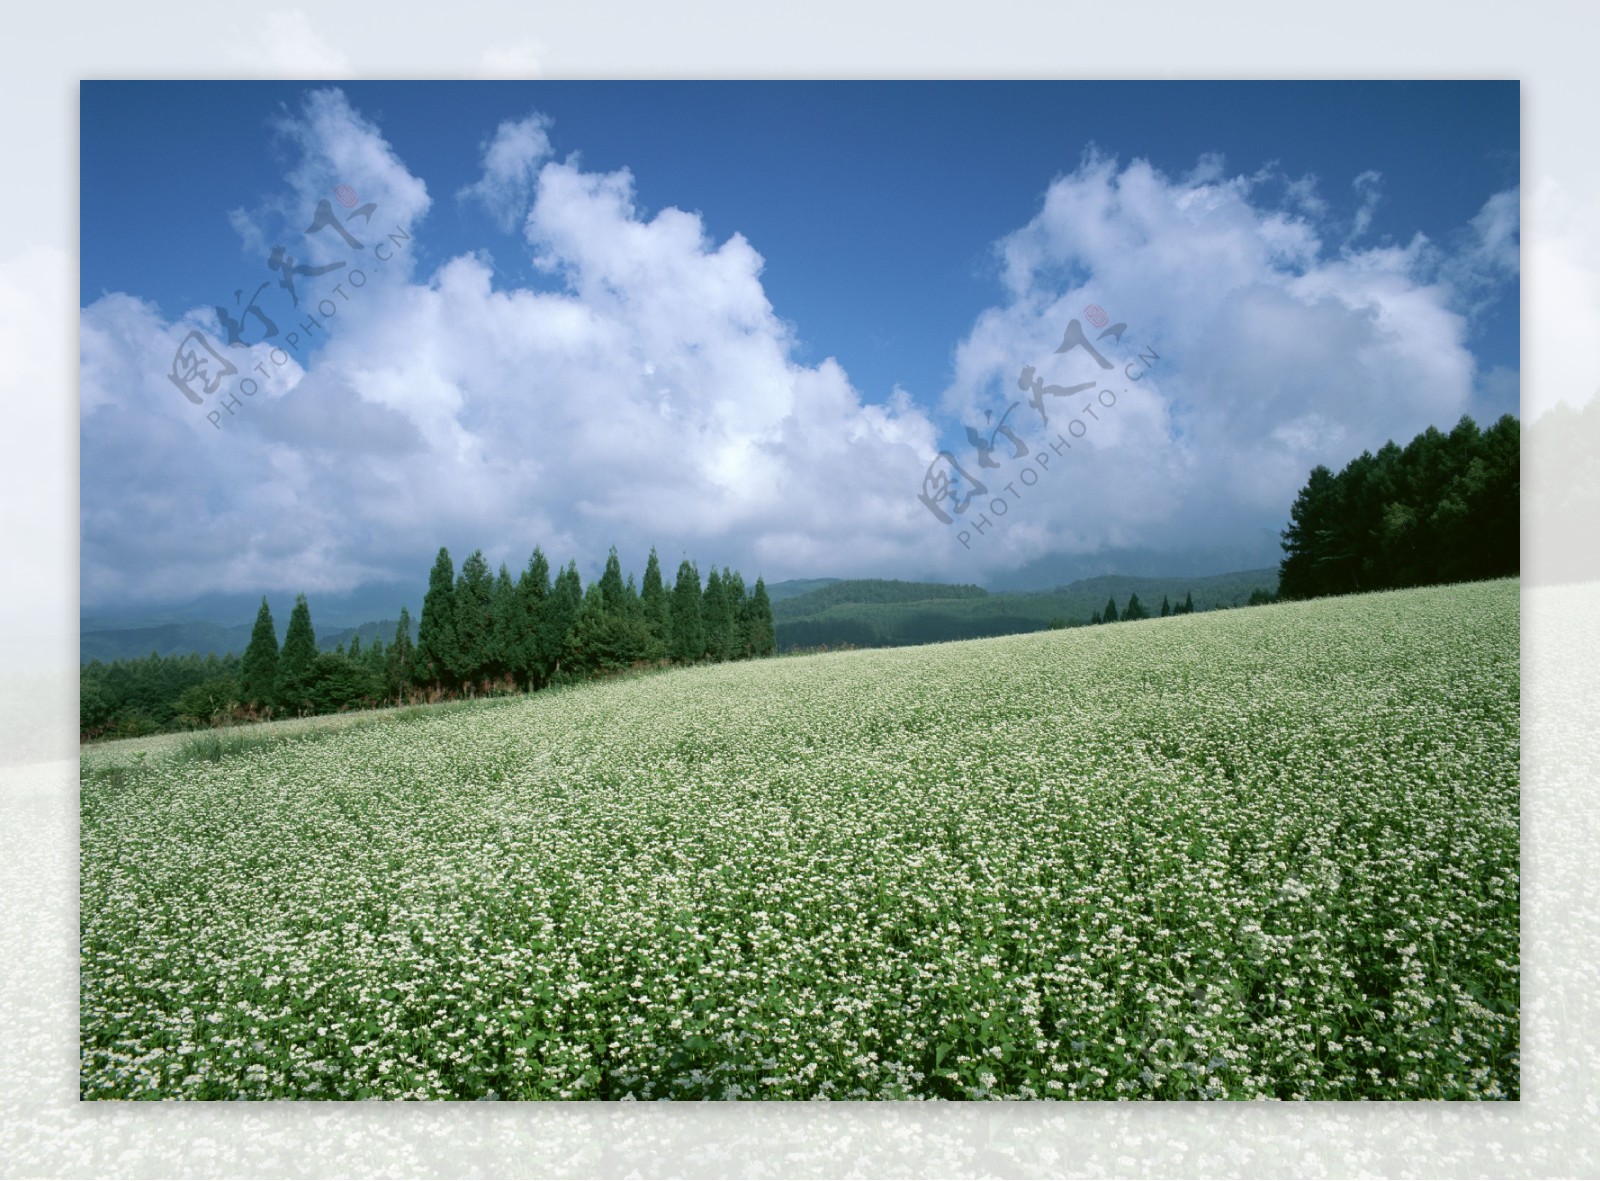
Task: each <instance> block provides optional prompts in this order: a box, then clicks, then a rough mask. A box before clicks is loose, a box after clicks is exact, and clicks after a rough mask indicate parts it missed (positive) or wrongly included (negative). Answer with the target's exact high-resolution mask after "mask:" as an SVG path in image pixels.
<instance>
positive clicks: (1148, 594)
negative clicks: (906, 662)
mask: <svg viewBox="0 0 1600 1181" xmlns="http://www.w3.org/2000/svg"><path fill="white" fill-rule="evenodd" d="M1277 586H1278V571H1277V569H1276V567H1263V568H1259V569H1255V570H1239V571H1234V572H1231V573H1228V574H1218V575H1211V576H1208V577H1204V578H1186V577H1163V578H1147V577H1139V576H1134V575H1127V574H1109V575H1101V576H1099V577H1095V578H1085V579H1080V580H1079V581H1077V582H1074V583H1071V584H1069V585H1066V586H1060V587H1056V588H1054V589H1053V590H1047V591H1012V592H1001V593H998V594H996V593H993V592H989V591H984V590H982V589H981V588H979V587H974V586H953V585H950V584H948V583H893V582H881V581H876V580H851V581H848V582H840V583H838V584H836V585H834V586H831V587H826V588H823V589H822V590H820V591H815V592H812V593H810V594H807V595H804V596H799V597H796V598H794V599H790V600H787V601H785V602H782V603H777V604H774V606H773V616H774V619H775V620H776V622H777V627H778V648H779V650H780V651H793V650H795V649H796V648H815V647H823V646H826V647H838V646H840V645H844V644H851V645H854V646H856V647H858V648H879V647H884V648H887V647H900V646H903V645H907V644H929V643H935V642H938V641H942V640H970V639H978V638H981V637H984V636H1003V635H1013V634H1015V633H1018V632H1029V631H1041V630H1043V629H1045V628H1047V627H1050V626H1051V625H1052V624H1053V623H1064V624H1066V625H1067V626H1074V625H1078V624H1085V623H1088V622H1089V617H1090V616H1091V615H1092V614H1093V613H1094V612H1096V611H1098V610H1100V609H1102V608H1103V607H1104V606H1105V605H1106V600H1107V599H1108V598H1115V599H1116V601H1117V609H1118V610H1119V611H1120V610H1122V609H1124V608H1126V607H1127V605H1128V598H1129V596H1130V595H1133V594H1137V595H1138V596H1139V601H1140V603H1142V604H1143V605H1144V606H1145V607H1146V608H1147V609H1148V610H1149V612H1150V613H1151V614H1152V615H1155V614H1157V612H1158V611H1159V610H1160V607H1161V598H1162V596H1163V595H1165V596H1166V597H1167V599H1168V602H1169V603H1170V604H1171V605H1173V606H1177V605H1178V604H1179V603H1182V602H1183V601H1184V598H1185V597H1186V596H1190V595H1192V596H1193V599H1194V606H1195V610H1197V611H1211V610H1215V609H1218V608H1223V607H1242V606H1244V605H1245V604H1246V603H1247V602H1248V601H1249V598H1250V592H1251V591H1252V590H1255V589H1256V588H1257V587H1259V588H1261V589H1262V590H1266V591H1274V590H1276V589H1277Z"/></svg>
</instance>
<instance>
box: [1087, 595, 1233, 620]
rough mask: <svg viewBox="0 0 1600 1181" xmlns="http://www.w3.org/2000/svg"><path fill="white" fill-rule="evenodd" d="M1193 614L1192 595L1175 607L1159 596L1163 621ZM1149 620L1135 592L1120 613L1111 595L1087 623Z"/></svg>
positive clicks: (1165, 598) (1146, 609) (1146, 610)
mask: <svg viewBox="0 0 1600 1181" xmlns="http://www.w3.org/2000/svg"><path fill="white" fill-rule="evenodd" d="M1236 601H1237V600H1236ZM1254 601H1255V600H1254V599H1253V598H1252V600H1251V602H1252V603H1253V602H1254ZM1193 613H1194V595H1193V593H1186V594H1185V595H1184V597H1183V602H1181V603H1179V604H1178V605H1177V606H1176V607H1174V606H1173V605H1172V604H1171V603H1170V602H1168V601H1167V596H1166V595H1162V596H1161V615H1160V618H1162V619H1165V618H1166V617H1167V616H1169V615H1192V614H1193ZM1149 618H1150V609H1149V608H1148V607H1146V606H1145V605H1144V604H1143V603H1141V602H1140V601H1139V596H1138V594H1137V592H1135V593H1132V594H1130V595H1129V596H1128V605H1127V606H1125V607H1124V608H1123V609H1122V610H1121V612H1120V613H1119V612H1118V611H1117V597H1116V596H1115V595H1112V596H1111V597H1110V598H1108V599H1106V605H1105V607H1104V609H1103V610H1100V611H1096V612H1094V613H1093V614H1092V615H1090V616H1089V622H1090V623H1091V624H1095V623H1118V622H1122V621H1126V620H1130V619H1149Z"/></svg>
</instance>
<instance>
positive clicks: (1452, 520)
mask: <svg viewBox="0 0 1600 1181" xmlns="http://www.w3.org/2000/svg"><path fill="white" fill-rule="evenodd" d="M1520 473H1521V426H1520V424H1519V423H1518V422H1517V420H1516V419H1515V418H1513V417H1512V416H1511V415H1509V414H1507V415H1504V416H1503V417H1501V419H1500V420H1499V421H1498V422H1496V423H1495V424H1494V425H1493V426H1492V427H1490V428H1489V429H1488V430H1486V431H1484V430H1479V429H1478V426H1477V424H1476V423H1474V422H1473V421H1472V419H1471V418H1470V417H1465V416H1463V417H1462V419H1461V421H1460V422H1459V423H1458V424H1457V425H1456V427H1455V429H1454V430H1452V431H1451V432H1450V433H1449V434H1448V435H1445V434H1441V433H1440V432H1439V431H1438V430H1436V429H1435V428H1433V427H1429V428H1428V429H1427V430H1426V431H1424V432H1423V433H1422V434H1420V435H1418V436H1417V437H1416V438H1414V439H1412V440H1411V442H1410V443H1409V444H1407V445H1406V447H1405V448H1404V449H1401V448H1400V447H1397V446H1396V445H1395V444H1394V443H1393V442H1392V441H1391V442H1389V443H1386V444H1384V446H1383V447H1382V449H1380V450H1379V451H1378V453H1377V454H1376V455H1374V454H1372V453H1371V452H1365V451H1364V452H1362V453H1361V455H1360V457H1359V458H1357V459H1354V460H1352V461H1351V462H1350V463H1348V464H1346V465H1345V467H1344V469H1343V470H1342V471H1340V472H1339V474H1338V475H1334V474H1333V473H1332V472H1330V471H1329V470H1328V469H1327V468H1326V467H1322V466H1320V465H1319V466H1318V467H1316V468H1314V469H1313V470H1312V472H1311V478H1310V480H1309V481H1308V482H1307V483H1306V486H1305V487H1304V488H1302V489H1301V490H1300V494H1299V496H1298V497H1296V499H1295V502H1294V506H1293V508H1291V509H1290V511H1289V521H1290V524H1289V528H1288V529H1286V530H1285V531H1284V533H1283V550H1284V558H1283V562H1282V564H1281V566H1280V567H1279V572H1278V591H1279V593H1280V594H1281V595H1282V596H1283V597H1284V598H1286V599H1305V598H1313V597H1315V596H1319V595H1340V594H1349V593H1352V592H1356V591H1373V590H1388V589H1392V588H1397V587H1407V586H1426V585H1430V584H1435V583H1447V582H1465V581H1470V580H1473V579H1480V578H1500V577H1505V576H1508V575H1512V574H1516V573H1517V571H1518V568H1519V565H1520V541H1521V522H1520V515H1521V474H1520Z"/></svg>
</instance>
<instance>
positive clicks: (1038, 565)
mask: <svg viewBox="0 0 1600 1181" xmlns="http://www.w3.org/2000/svg"><path fill="white" fill-rule="evenodd" d="M1282 560H1283V549H1282V547H1281V544H1280V537H1279V535H1278V534H1277V533H1276V532H1273V531H1272V530H1262V531H1261V533H1260V534H1258V535H1257V536H1256V537H1255V539H1254V540H1253V541H1252V542H1250V543H1248V544H1245V545H1235V546H1211V547H1206V548H1193V549H1186V550H1151V549H1108V550H1101V551H1099V552H1098V553H1092V554H1046V555H1044V556H1043V557H1039V558H1035V559H1034V560H1033V561H1031V562H1028V563H1026V564H1024V565H1022V566H1019V567H1018V568H1017V569H1015V570H1011V571H1007V572H1006V573H1003V574H997V575H996V576H995V577H994V578H992V579H988V580H987V585H988V587H989V589H990V590H991V591H1027V590H1044V589H1047V588H1054V587H1060V586H1066V585H1068V584H1070V583H1072V582H1075V581H1082V580H1084V579H1089V578H1097V577H1100V576H1102V575H1107V574H1126V575H1134V576H1140V577H1145V578H1167V577H1169V576H1172V575H1175V574H1181V575H1184V576H1186V577H1190V578H1211V577H1215V576H1218V575H1228V574H1232V573H1234V572H1235V571H1240V570H1247V571H1248V570H1259V569H1263V568H1265V567H1267V566H1272V567H1274V568H1276V566H1277V564H1278V563H1279V562H1280V561H1282ZM1273 584H1274V585H1276V584H1277V573H1276V569H1274V573H1273ZM1139 598H1140V600H1141V601H1143V599H1144V593H1143V592H1142V591H1141V592H1140V594H1139Z"/></svg>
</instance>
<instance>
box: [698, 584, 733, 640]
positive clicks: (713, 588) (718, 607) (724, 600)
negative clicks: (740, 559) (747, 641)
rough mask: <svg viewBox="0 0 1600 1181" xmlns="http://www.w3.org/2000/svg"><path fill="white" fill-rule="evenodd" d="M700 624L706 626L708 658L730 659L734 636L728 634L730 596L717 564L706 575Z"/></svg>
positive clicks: (701, 602) (701, 601)
mask: <svg viewBox="0 0 1600 1181" xmlns="http://www.w3.org/2000/svg"><path fill="white" fill-rule="evenodd" d="M700 624H701V626H702V627H703V628H705V634H706V658H707V659H708V660H726V659H728V649H729V646H730V643H731V640H732V637H731V636H729V634H728V597H727V595H725V594H724V593H723V590H722V575H721V574H720V573H718V572H717V568H716V567H715V566H712V567H711V573H710V574H708V575H706V589H705V592H704V593H703V594H702V595H701V596H700Z"/></svg>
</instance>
